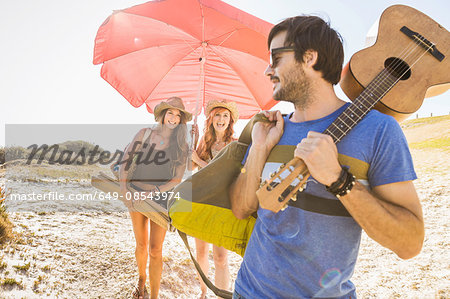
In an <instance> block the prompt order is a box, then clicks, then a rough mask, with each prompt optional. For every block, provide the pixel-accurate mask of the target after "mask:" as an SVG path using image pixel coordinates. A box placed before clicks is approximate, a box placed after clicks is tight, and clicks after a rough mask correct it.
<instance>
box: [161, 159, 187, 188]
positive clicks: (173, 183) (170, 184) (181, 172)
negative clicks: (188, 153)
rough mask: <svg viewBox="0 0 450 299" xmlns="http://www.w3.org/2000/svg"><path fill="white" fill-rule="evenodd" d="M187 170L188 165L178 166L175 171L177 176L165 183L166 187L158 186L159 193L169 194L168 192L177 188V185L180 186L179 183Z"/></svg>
mask: <svg viewBox="0 0 450 299" xmlns="http://www.w3.org/2000/svg"><path fill="white" fill-rule="evenodd" d="M185 169H186V164H181V165H180V166H178V167H177V168H176V170H175V176H174V177H173V178H172V179H171V180H170V181H168V182H167V183H165V184H164V185H160V186H158V189H159V192H167V191H169V190H171V189H172V188H173V187H175V186H176V185H178V184H179V183H181V180H182V179H183V175H184V171H185ZM155 189H156V188H154V189H153V190H154V191H158V190H155Z"/></svg>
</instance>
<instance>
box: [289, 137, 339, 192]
mask: <svg viewBox="0 0 450 299" xmlns="http://www.w3.org/2000/svg"><path fill="white" fill-rule="evenodd" d="M294 155H295V157H298V158H300V159H302V160H303V161H304V162H305V164H306V166H307V167H308V170H309V172H310V173H311V175H312V176H313V177H314V178H315V179H316V180H317V181H318V182H319V183H321V184H324V185H325V186H330V185H331V184H332V183H334V182H335V181H336V180H337V179H338V178H339V174H340V172H341V166H340V164H339V162H338V152H337V148H336V145H335V144H334V142H333V139H332V138H331V137H330V136H329V135H326V134H321V133H317V132H313V131H310V132H308V136H307V137H306V138H304V139H302V141H301V142H300V143H299V144H298V145H297V148H296V149H295V152H294Z"/></svg>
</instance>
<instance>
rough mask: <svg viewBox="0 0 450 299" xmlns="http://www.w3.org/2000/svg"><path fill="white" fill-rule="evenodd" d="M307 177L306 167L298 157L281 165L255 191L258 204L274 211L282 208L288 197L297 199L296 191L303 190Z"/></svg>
mask: <svg viewBox="0 0 450 299" xmlns="http://www.w3.org/2000/svg"><path fill="white" fill-rule="evenodd" d="M308 177H309V172H308V168H307V167H306V165H305V163H304V162H303V161H302V160H300V159H298V158H294V159H292V160H291V161H289V162H288V163H287V164H283V165H281V166H280V168H279V169H278V170H277V171H276V172H275V173H273V174H272V175H271V178H270V179H269V180H266V181H264V182H262V184H261V186H260V188H259V189H258V190H257V191H256V196H257V197H258V200H259V205H260V206H261V207H262V208H264V209H267V210H271V211H273V212H275V213H278V211H280V210H284V209H285V208H286V207H287V202H288V201H289V200H290V199H292V200H294V201H295V200H297V197H296V194H297V191H300V192H301V191H303V188H304V186H305V184H306V180H307V179H308Z"/></svg>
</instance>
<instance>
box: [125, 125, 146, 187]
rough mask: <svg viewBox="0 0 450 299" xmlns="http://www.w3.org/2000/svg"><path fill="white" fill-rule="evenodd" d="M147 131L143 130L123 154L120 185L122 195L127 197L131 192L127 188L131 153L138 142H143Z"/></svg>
mask: <svg viewBox="0 0 450 299" xmlns="http://www.w3.org/2000/svg"><path fill="white" fill-rule="evenodd" d="M146 130H147V129H146V128H144V129H141V130H140V131H139V132H138V133H137V134H136V135H135V136H134V138H133V140H132V141H131V142H130V144H129V145H128V146H127V148H126V149H125V152H124V153H123V157H122V160H121V161H120V162H121V163H120V167H119V184H120V191H121V193H122V195H124V196H125V194H126V193H127V192H128V191H129V190H128V188H127V176H128V170H129V167H130V165H129V164H130V163H131V161H130V162H129V159H130V154H129V151H130V150H132V149H133V146H134V144H135V142H136V141H140V140H142V138H144V134H145V131H146Z"/></svg>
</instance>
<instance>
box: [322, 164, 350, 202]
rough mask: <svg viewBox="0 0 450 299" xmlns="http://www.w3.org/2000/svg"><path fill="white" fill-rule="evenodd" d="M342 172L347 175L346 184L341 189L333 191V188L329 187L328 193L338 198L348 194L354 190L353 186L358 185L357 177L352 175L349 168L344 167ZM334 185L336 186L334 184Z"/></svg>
mask: <svg viewBox="0 0 450 299" xmlns="http://www.w3.org/2000/svg"><path fill="white" fill-rule="evenodd" d="M342 170H343V171H344V173H345V174H344V177H345V182H344V184H343V185H342V186H341V187H340V188H338V189H334V190H332V189H331V187H330V188H328V187H327V190H328V192H330V193H332V194H333V195H334V196H336V197H337V198H339V197H341V196H344V195H346V194H348V193H349V192H350V190H352V188H353V186H354V185H355V183H356V177H355V176H354V175H353V174H351V173H350V172H349V171H348V169H347V168H345V167H342ZM341 173H342V172H341ZM332 185H334V183H333V184H332ZM338 187H339V185H338Z"/></svg>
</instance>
